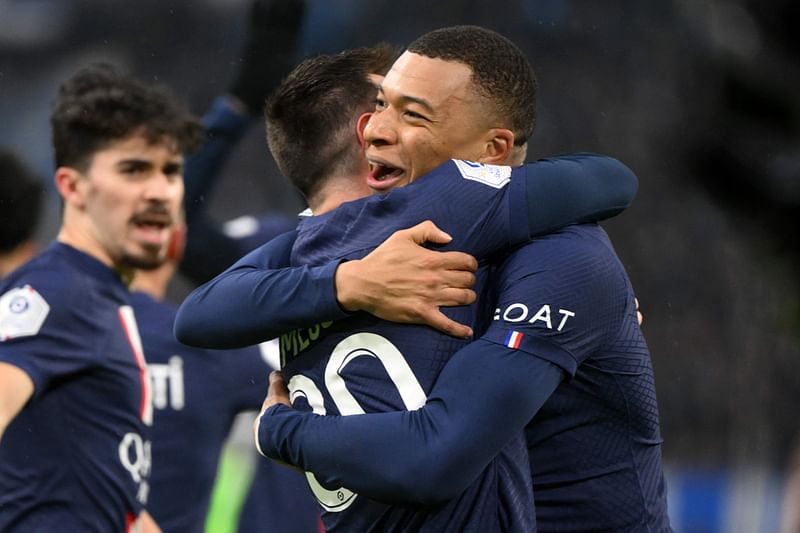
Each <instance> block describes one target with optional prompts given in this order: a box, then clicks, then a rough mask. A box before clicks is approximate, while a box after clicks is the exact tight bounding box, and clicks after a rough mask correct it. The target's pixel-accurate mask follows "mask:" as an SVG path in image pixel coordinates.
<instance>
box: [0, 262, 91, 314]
mask: <svg viewBox="0 0 800 533" xmlns="http://www.w3.org/2000/svg"><path fill="white" fill-rule="evenodd" d="M87 286H88V280H87V279H86V276H85V274H84V273H83V272H81V271H80V270H79V269H77V268H75V266H74V265H73V264H71V263H70V262H69V261H67V260H66V259H65V258H64V257H63V256H62V255H61V254H59V253H57V252H55V251H53V250H52V249H47V250H45V251H44V252H43V253H42V254H41V255H39V256H37V257H34V258H33V259H32V260H30V261H29V262H27V263H25V264H24V265H22V266H21V267H19V268H18V269H17V270H15V271H14V272H13V273H11V274H10V275H9V276H8V277H6V278H5V279H4V280H3V282H2V284H0V294H2V295H6V294H9V293H10V294H14V295H25V294H28V295H33V294H37V295H39V297H41V298H42V299H45V300H46V301H47V302H48V304H49V305H50V306H54V307H60V306H62V305H80V304H81V302H83V301H85V300H86V289H87Z"/></svg>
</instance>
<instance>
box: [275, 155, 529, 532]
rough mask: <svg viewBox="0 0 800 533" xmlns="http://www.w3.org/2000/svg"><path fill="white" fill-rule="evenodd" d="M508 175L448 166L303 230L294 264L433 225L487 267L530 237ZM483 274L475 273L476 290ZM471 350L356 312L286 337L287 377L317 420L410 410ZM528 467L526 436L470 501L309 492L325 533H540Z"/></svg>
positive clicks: (456, 314) (461, 315)
mask: <svg viewBox="0 0 800 533" xmlns="http://www.w3.org/2000/svg"><path fill="white" fill-rule="evenodd" d="M520 171H524V169H521V170H520ZM515 172H516V170H515ZM510 175H511V169H510V168H509V167H486V166H483V165H474V164H472V163H464V162H456V161H450V162H448V163H446V164H445V165H443V166H442V167H440V168H439V169H437V170H436V171H434V172H433V173H432V174H429V175H427V176H426V177H425V178H422V179H421V180H419V181H417V182H415V183H413V184H411V185H409V186H407V187H404V188H401V189H396V190H394V191H392V192H391V193H390V194H388V195H387V196H385V197H372V198H368V199H364V200H360V201H357V202H351V203H348V204H344V205H342V206H340V207H339V209H337V210H335V211H333V212H331V213H329V214H327V215H323V216H319V217H312V218H309V219H307V220H305V221H304V222H303V223H301V226H300V227H299V230H298V238H297V241H296V242H295V247H294V250H293V254H292V263H293V264H294V265H306V264H311V265H316V264H323V263H325V262H327V261H330V260H335V259H341V258H358V257H362V256H363V255H366V254H367V253H368V252H369V251H371V250H372V249H374V248H375V247H376V246H377V245H379V244H380V243H381V242H382V241H383V240H384V239H385V238H386V237H387V236H388V235H390V234H391V233H392V232H394V231H396V230H397V229H400V228H405V227H408V226H411V225H413V224H416V223H418V222H421V221H423V220H426V219H431V220H433V221H434V222H435V223H436V224H437V225H438V226H439V227H440V228H442V229H443V230H445V231H447V232H448V233H450V234H451V236H453V238H454V241H453V243H452V244H451V245H448V246H451V247H453V248H455V249H459V250H464V251H467V252H471V253H473V254H474V255H476V257H477V258H478V259H479V260H482V259H486V258H487V257H488V256H490V255H492V254H494V253H498V252H500V251H502V250H504V249H506V248H508V247H509V246H511V245H513V244H514V243H516V242H519V241H520V240H526V239H527V219H525V218H522V219H520V218H519V217H524V216H525V213H526V211H525V208H524V207H523V206H524V196H521V193H520V191H519V190H517V189H516V187H518V186H520V185H521V184H522V183H524V180H518V181H513V180H512V181H511V182H509V178H510ZM515 183H516V185H515ZM443 198H445V199H446V200H443ZM516 206H518V207H516ZM485 272H486V270H485V269H482V270H479V274H478V284H477V285H480V284H481V283H482V281H481V280H482V279H483V278H484V276H483V273H485ZM300 304H301V302H298V305H300ZM450 316H451V317H453V318H454V319H456V320H458V321H461V322H463V323H472V321H473V319H474V317H475V307H474V306H469V307H459V308H453V309H452V310H451V312H450ZM465 342H466V341H464V340H460V339H455V338H453V337H449V336H447V335H444V334H441V333H438V332H436V331H434V330H433V329H431V328H428V327H426V326H413V325H400V324H393V323H389V322H385V321H382V320H380V319H377V318H375V317H373V316H371V315H366V314H355V315H353V316H352V317H351V318H348V319H345V320H340V321H337V322H335V323H330V322H326V323H321V324H316V325H313V326H311V327H309V328H305V329H303V330H296V331H293V332H291V333H289V334H285V335H282V336H281V353H282V358H283V360H284V363H285V365H284V377H285V378H286V379H287V380H288V383H289V389H290V392H291V397H292V401H293V404H294V405H295V406H296V407H297V408H300V409H307V410H313V411H314V412H316V413H318V414H341V415H353V414H358V413H365V412H382V411H398V410H414V409H418V408H420V407H421V406H423V405H424V404H425V401H426V398H427V394H428V392H429V391H430V390H431V388H432V386H433V384H434V382H435V380H436V377H437V376H438V374H439V372H440V370H441V369H442V367H443V366H444V365H445V364H446V363H447V360H448V359H449V358H450V357H451V356H452V355H453V354H454V353H455V352H456V351H457V350H458V349H459V348H460V347H462V346H463V345H464V343H465ZM298 356H301V357H298ZM528 469H529V467H528V462H527V456H526V453H525V445H524V439H523V436H522V435H521V434H520V438H519V439H517V440H516V441H514V442H512V443H510V444H509V445H508V446H507V447H506V448H505V449H504V450H503V452H501V454H500V455H498V457H497V458H496V459H495V460H493V461H492V463H491V464H490V465H489V466H487V468H486V469H485V470H484V471H483V472H482V474H481V476H480V477H479V479H477V480H476V481H475V482H474V483H473V484H472V485H470V487H469V488H468V489H467V490H466V491H465V492H464V493H462V494H461V495H460V496H459V497H457V498H455V499H454V500H451V501H448V502H446V503H444V504H441V505H438V506H433V507H424V508H423V507H413V506H406V505H388V504H385V503H381V502H377V501H373V500H369V499H367V498H366V497H362V496H359V495H357V494H353V493H352V492H350V491H348V490H347V489H346V488H339V487H327V488H324V487H322V486H321V485H320V484H319V483H318V482H317V481H316V480H315V479H314V478H313V476H310V484H311V486H312V489H313V491H314V493H315V496H316V497H317V499H318V500H319V502H320V504H321V507H322V509H323V522H324V523H325V527H326V530H327V531H476V532H477V531H497V530H502V531H532V530H534V529H535V517H534V515H533V509H532V505H531V502H532V498H533V495H532V492H531V487H530V478H529V474H528Z"/></svg>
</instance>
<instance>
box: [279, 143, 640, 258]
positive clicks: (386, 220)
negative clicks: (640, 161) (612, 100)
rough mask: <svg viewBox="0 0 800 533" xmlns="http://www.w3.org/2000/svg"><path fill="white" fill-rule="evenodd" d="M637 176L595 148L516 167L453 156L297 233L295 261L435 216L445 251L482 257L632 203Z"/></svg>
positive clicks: (346, 252)
mask: <svg viewBox="0 0 800 533" xmlns="http://www.w3.org/2000/svg"><path fill="white" fill-rule="evenodd" d="M637 186H638V181H637V178H636V175H635V174H634V173H633V172H631V170H630V169H629V168H628V167H626V166H625V165H623V164H622V163H620V162H619V161H617V160H615V159H613V158H609V157H606V156H601V155H595V154H575V155H570V156H562V157H554V158H550V159H543V160H540V161H537V162H536V163H531V164H527V165H524V166H521V167H516V168H512V167H508V166H499V165H486V164H482V163H472V162H469V161H461V160H451V161H447V162H445V163H444V164H442V165H441V166H439V167H437V168H436V169H434V170H433V171H431V172H430V173H429V174H427V175H425V176H423V177H422V178H420V179H419V180H417V181H415V182H414V183H412V184H410V185H408V186H406V187H401V188H398V189H395V190H393V191H391V192H390V193H388V194H386V195H384V196H374V197H370V198H367V199H363V200H361V201H356V202H350V203H347V204H343V205H342V206H340V207H339V208H338V209H337V210H336V211H335V212H333V213H332V214H331V216H330V218H328V219H327V220H326V221H325V223H324V225H323V223H320V222H318V221H313V222H317V224H315V225H314V226H313V227H312V230H311V231H301V238H300V239H299V240H298V244H297V245H296V246H295V252H294V254H293V256H292V261H293V264H307V263H310V264H321V263H323V262H325V261H329V260H331V259H334V258H341V257H347V258H361V257H363V256H364V255H366V254H367V253H369V252H370V251H371V250H372V249H374V248H375V247H377V246H378V245H379V244H380V243H381V242H383V241H384V240H385V239H387V238H388V237H389V236H390V235H391V234H392V233H394V232H395V231H397V230H400V229H405V228H408V227H410V226H413V225H415V224H418V223H420V222H422V221H424V220H433V221H434V222H435V223H436V224H437V225H438V226H439V227H440V228H441V229H443V230H444V231H446V232H447V233H449V234H450V235H451V236H452V237H453V241H452V242H451V243H449V244H447V245H445V246H443V247H441V249H442V250H459V251H463V252H466V253H469V254H471V255H473V256H475V257H476V258H477V259H478V260H479V261H482V260H486V259H489V258H491V257H493V256H494V255H496V254H502V253H506V252H508V251H509V250H511V249H512V248H514V247H515V246H517V245H519V244H522V243H524V242H527V241H529V240H530V239H531V237H533V236H536V235H540V234H544V233H548V232H550V231H553V230H554V229H556V228H560V227H563V226H565V225H568V224H572V223H576V222H585V221H595V220H601V219H604V218H608V217H610V216H614V215H616V214H618V213H620V212H622V211H623V210H624V209H625V208H627V207H628V205H630V203H631V201H632V200H633V198H634V196H635V193H636V190H637Z"/></svg>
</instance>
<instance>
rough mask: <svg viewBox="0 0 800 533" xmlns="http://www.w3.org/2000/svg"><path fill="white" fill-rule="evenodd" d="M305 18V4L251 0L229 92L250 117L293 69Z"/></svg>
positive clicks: (288, 0) (289, 0)
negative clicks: (241, 47) (296, 47)
mask: <svg viewBox="0 0 800 533" xmlns="http://www.w3.org/2000/svg"><path fill="white" fill-rule="evenodd" d="M304 14H305V0H253V2H252V5H251V7H250V14H249V20H248V30H247V36H246V38H245V42H244V46H243V49H242V52H241V56H240V57H239V58H238V59H239V64H238V65H239V66H238V68H237V71H236V75H235V77H234V79H233V81H232V83H231V86H230V88H229V90H228V92H229V93H230V94H231V95H232V96H234V97H236V99H237V100H239V102H241V103H242V104H244V106H245V107H246V108H247V111H248V112H249V113H250V114H252V115H258V114H260V113H261V112H262V111H263V109H264V102H265V101H266V98H267V96H268V95H269V93H270V92H271V91H272V89H274V88H275V87H276V86H277V85H278V83H279V82H280V81H281V79H283V77H284V76H286V75H287V74H289V72H290V71H291V70H292V68H293V67H294V50H295V45H296V43H297V40H298V37H299V35H300V30H301V28H302V23H303V19H304Z"/></svg>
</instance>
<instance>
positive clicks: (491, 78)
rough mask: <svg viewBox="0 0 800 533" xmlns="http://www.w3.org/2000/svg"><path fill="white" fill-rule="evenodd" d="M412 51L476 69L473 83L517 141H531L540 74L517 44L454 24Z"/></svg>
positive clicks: (486, 31)
mask: <svg viewBox="0 0 800 533" xmlns="http://www.w3.org/2000/svg"><path fill="white" fill-rule="evenodd" d="M407 50H408V51H409V52H412V53H414V54H419V55H422V56H425V57H430V58H433V59H443V60H445V61H457V62H459V63H463V64H465V65H467V66H468V67H470V68H471V69H472V82H473V84H474V86H475V88H476V90H477V92H478V94H480V95H482V96H483V97H484V98H486V99H487V101H488V102H489V105H490V106H491V109H493V111H494V114H495V117H494V118H496V119H498V120H500V121H501V122H502V123H503V126H504V127H506V128H508V129H510V130H511V131H512V132H513V133H514V144H515V145H517V146H520V145H522V144H525V143H526V142H527V141H528V138H529V137H530V136H531V135H532V134H533V129H534V127H535V125H536V75H535V74H534V72H533V68H532V67H531V65H530V62H529V61H528V58H527V57H526V56H525V54H524V53H523V52H522V50H520V49H519V48H518V47H517V45H515V44H514V43H512V42H511V41H509V40H508V39H507V38H505V37H503V36H502V35H500V34H499V33H497V32H494V31H492V30H489V29H486V28H481V27H480V26H468V25H464V26H450V27H447V28H441V29H438V30H434V31H431V32H429V33H426V34H425V35H423V36H421V37H420V38H418V39H417V40H415V41H414V42H413V43H411V44H410V45H409V46H408V49H407Z"/></svg>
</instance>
